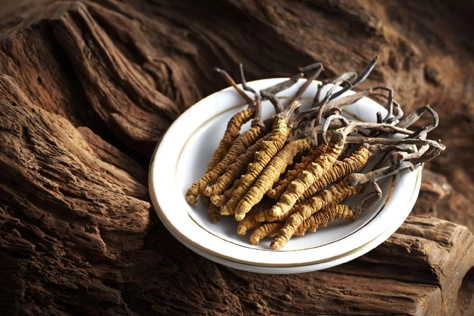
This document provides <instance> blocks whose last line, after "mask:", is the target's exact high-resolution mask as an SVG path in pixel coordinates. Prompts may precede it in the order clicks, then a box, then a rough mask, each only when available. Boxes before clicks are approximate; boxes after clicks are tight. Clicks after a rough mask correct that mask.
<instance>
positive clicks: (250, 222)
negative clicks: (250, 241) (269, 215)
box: [237, 197, 274, 235]
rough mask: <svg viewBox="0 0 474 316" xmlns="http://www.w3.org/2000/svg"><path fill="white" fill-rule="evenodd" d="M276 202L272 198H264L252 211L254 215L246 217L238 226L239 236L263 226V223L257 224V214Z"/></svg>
mask: <svg viewBox="0 0 474 316" xmlns="http://www.w3.org/2000/svg"><path fill="white" fill-rule="evenodd" d="M273 203H274V201H273V200H272V199H270V198H265V197H264V198H263V199H262V201H260V203H258V204H257V205H255V206H254V207H253V208H252V210H251V211H250V212H251V213H252V214H251V215H249V216H246V217H245V218H244V219H243V220H241V221H240V222H239V224H238V225H237V234H239V235H245V234H246V233H247V231H248V230H249V229H253V228H257V227H259V226H260V225H262V223H261V222H257V221H256V220H255V214H256V213H258V212H260V211H263V210H265V209H267V208H269V207H270V206H272V205H273Z"/></svg>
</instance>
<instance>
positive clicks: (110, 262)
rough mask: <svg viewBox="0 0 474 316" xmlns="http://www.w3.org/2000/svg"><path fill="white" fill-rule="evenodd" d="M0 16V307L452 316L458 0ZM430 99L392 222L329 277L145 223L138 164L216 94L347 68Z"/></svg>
mask: <svg viewBox="0 0 474 316" xmlns="http://www.w3.org/2000/svg"><path fill="white" fill-rule="evenodd" d="M2 6H3V7H2V10H0V60H1V61H2V62H1V63H0V139H1V144H2V146H1V147H0V192H1V194H0V275H1V277H0V313H1V314H53V315H61V314H91V315H93V314H100V315H104V314H112V315H113V314H125V315H149V314H160V315H166V314H169V315H250V314H261V315H302V314H307V315H324V314H329V315H334V314H336V315H339V314H344V315H351V314H352V315H360V314H363V315H390V314H393V315H395V314H396V315H399V314H402V315H470V314H472V313H473V312H474V297H473V293H474V272H473V271H474V270H473V269H472V267H473V266H474V247H473V244H474V237H473V235H472V231H473V230H474V224H473V223H474V221H473V218H474V211H473V208H472V206H471V205H472V203H473V202H474V195H473V194H474V193H473V192H474V190H473V189H474V187H473V183H474V182H473V180H472V179H473V175H474V170H473V169H472V163H471V157H470V153H471V152H472V150H473V147H474V142H473V138H472V135H470V134H469V133H470V130H471V127H472V119H471V118H470V116H469V114H470V113H473V109H474V103H473V101H472V93H473V92H472V91H474V81H473V80H472V73H473V71H474V58H473V57H474V56H473V51H474V46H473V44H472V36H473V35H474V34H473V30H474V28H473V27H472V22H471V21H470V19H471V18H470V16H471V13H472V12H473V10H474V5H472V3H470V2H468V1H460V0H459V1H454V2H451V3H450V4H449V5H448V4H446V3H444V2H441V1H434V2H432V1H430V2H429V3H427V2H426V3H425V1H421V2H416V3H407V2H403V1H394V2H389V3H386V2H383V1H366V0H358V1H333V0H324V1H303V0H301V1H287V0H286V1H285V0H277V1H252V0H247V1H234V0H225V1H202V2H200V4H199V5H198V4H196V3H195V2H193V1H185V0H181V1H172V2H170V1H161V0H149V1H143V0H126V1H118V0H105V1H82V2H80V1H61V2H57V1H50V0H39V1H31V0H20V1H13V0H7V1H5V2H4V3H3V4H2ZM375 55H380V61H379V64H378V66H377V67H376V70H375V71H374V72H373V74H372V75H371V76H370V77H369V79H368V80H367V81H366V82H364V84H363V85H361V89H362V88H365V87H368V86H375V85H380V84H387V85H389V86H391V87H392V88H394V91H395V92H396V99H397V100H398V101H399V102H400V103H401V104H402V106H403V108H404V110H405V111H406V112H408V111H409V110H410V109H412V108H415V107H418V106H419V105H421V104H427V103H429V104H431V105H432V106H433V107H434V108H435V109H436V110H437V111H438V112H439V113H440V118H441V126H440V127H438V129H436V130H435V131H434V133H435V135H437V136H436V137H438V138H441V139H442V141H443V143H444V144H446V145H447V147H448V149H447V150H446V152H445V153H443V154H442V155H441V156H440V157H438V158H437V159H436V160H435V161H433V162H430V163H429V164H427V165H426V168H425V170H424V171H423V183H422V189H421V192H420V197H419V199H418V201H417V204H416V205H415V208H414V210H413V212H412V216H410V217H409V218H408V219H407V221H406V222H405V223H404V224H403V225H402V226H401V227H400V228H399V229H398V231H397V232H396V233H395V234H393V235H392V236H391V237H390V238H389V239H388V240H387V241H385V242H384V243H383V244H382V245H380V246H379V247H377V248H376V249H374V250H372V251H371V252H369V253H367V254H366V255H364V256H362V257H359V258H358V259H356V260H353V261H351V262H349V263H346V264H344V265H340V266H337V267H334V268H332V269H328V270H324V271H316V272H313V273H306V274H301V275H260V274H254V273H248V272H242V271H237V270H233V269H230V268H226V267H223V266H220V265H218V264H215V263H213V262H211V261H208V260H206V259H204V258H201V257H199V256H198V255H196V254H194V253H192V252H191V251H189V250H188V249H187V248H186V247H184V246H183V245H181V244H180V243H179V242H177V241H176V240H175V239H174V238H173V237H172V236H171V235H170V234H169V233H168V232H167V231H166V229H165V228H164V227H163V226H162V225H161V223H160V222H159V220H158V218H157V217H156V215H155V213H154V211H153V210H152V208H151V206H150V203H149V197H148V189H147V168H148V163H149V159H150V155H151V152H152V150H153V147H154V146H155V145H156V143H157V142H158V141H159V139H160V137H161V136H162V135H163V133H164V132H165V131H166V129H167V127H168V126H169V125H170V124H171V123H172V122H173V120H174V119H175V118H176V117H177V116H178V115H179V114H180V113H181V112H183V111H184V110H186V109H187V108H188V107H189V106H191V105H192V104H193V103H195V102H196V101H197V100H199V99H200V98H202V97H204V96H206V95H208V94H210V93H212V92H214V91H217V90H219V89H221V88H224V87H225V86H226V84H225V83H224V82H223V81H222V80H220V79H219V78H218V76H216V75H215V74H214V73H213V72H212V71H211V69H212V67H215V66H217V67H219V68H222V69H226V70H227V71H229V73H231V74H232V75H233V76H235V77H236V76H237V70H238V67H237V64H238V63H239V62H242V63H243V64H244V66H245V68H246V74H247V80H253V79H260V78H267V77H275V76H288V75H292V74H294V73H295V70H297V68H298V67H299V66H302V65H305V64H308V63H311V62H313V61H320V62H322V63H323V64H324V66H325V72H324V73H323V78H324V77H331V76H333V75H334V74H336V73H340V72H342V71H346V70H355V71H360V70H361V69H362V68H363V67H364V65H365V64H366V63H367V62H368V61H369V60H370V59H371V58H373V56H375Z"/></svg>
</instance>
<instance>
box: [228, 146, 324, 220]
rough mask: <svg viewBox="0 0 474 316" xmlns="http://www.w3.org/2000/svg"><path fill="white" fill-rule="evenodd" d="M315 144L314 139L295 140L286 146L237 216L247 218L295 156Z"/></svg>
mask: <svg viewBox="0 0 474 316" xmlns="http://www.w3.org/2000/svg"><path fill="white" fill-rule="evenodd" d="M314 143H315V139H314V137H306V138H302V139H297V140H294V141H292V142H290V143H288V144H286V145H285V146H284V147H283V148H282V149H281V150H280V151H279V152H278V153H277V154H276V155H275V156H274V157H273V158H272V159H271V160H270V162H269V163H268V165H267V166H266V167H265V169H264V170H263V171H262V173H261V174H260V176H259V177H258V178H257V180H256V181H255V183H254V184H253V185H252V187H250V189H249V190H248V191H247V193H246V194H245V195H244V197H243V198H242V200H240V202H239V204H238V205H237V208H236V209H235V214H236V216H237V215H238V216H242V215H243V216H245V214H247V213H248V211H250V209H251V208H252V207H253V206H254V205H255V204H257V203H258V202H260V200H261V199H262V198H263V196H264V195H265V193H266V192H267V191H268V190H270V189H271V188H272V186H273V184H274V183H275V182H277V181H278V179H279V178H280V175H281V174H282V173H283V172H284V171H285V170H286V168H287V167H288V165H291V164H292V163H293V159H294V158H295V156H296V155H297V154H298V153H300V152H303V151H305V150H308V149H309V148H310V147H311V146H312V145H313V144H314Z"/></svg>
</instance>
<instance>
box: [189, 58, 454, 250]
mask: <svg viewBox="0 0 474 316" xmlns="http://www.w3.org/2000/svg"><path fill="white" fill-rule="evenodd" d="M377 60H378V57H376V58H374V59H373V60H372V61H370V63H369V64H368V66H367V67H366V68H365V69H364V70H363V71H362V72H361V74H360V75H357V73H355V72H347V73H343V74H341V75H340V76H337V77H336V78H334V79H330V80H324V81H322V82H320V83H318V85H317V93H316V95H315V97H314V99H313V101H312V102H309V103H311V105H310V106H309V107H307V106H306V107H305V108H301V109H300V106H301V104H302V103H301V102H303V101H302V100H301V98H302V95H303V93H304V91H305V89H306V88H307V87H308V86H310V85H311V84H312V83H313V81H314V80H316V78H317V77H318V75H319V74H320V73H321V71H322V70H323V66H322V64H321V63H314V64H311V65H309V66H306V67H302V68H300V71H301V73H298V74H297V75H295V76H293V77H291V78H289V79H288V80H284V81H282V82H280V83H278V84H276V85H274V86H271V87H268V88H266V89H264V90H261V91H260V94H259V93H257V92H256V91H255V90H254V89H252V87H251V86H249V85H248V84H247V83H246V82H245V77H244V73H243V67H242V65H240V77H241V81H242V88H241V87H240V86H238V85H237V84H236V83H235V82H234V80H233V79H232V78H231V77H230V76H229V75H228V74H227V73H226V72H225V71H223V70H220V69H217V72H218V73H219V74H221V75H222V76H223V78H224V79H225V80H226V82H227V83H228V84H229V85H231V86H232V87H233V88H234V89H235V90H236V92H237V93H238V94H239V95H240V96H242V98H243V99H244V100H245V102H246V103H247V107H246V108H244V109H242V110H240V111H239V112H237V113H236V114H235V115H234V116H232V118H231V119H230V120H229V122H228V124H227V128H226V130H225V132H224V135H223V136H222V139H221V141H220V143H219V145H218V146H217V149H216V151H215V153H214V155H213V156H212V159H211V161H210V162H209V164H208V165H207V168H206V170H203V171H204V175H203V176H202V177H201V178H200V179H197V180H196V181H195V182H194V183H193V184H192V185H191V187H190V188H189V189H188V191H187V192H186V194H185V195H186V200H187V201H188V203H189V204H190V205H193V204H195V203H197V202H198V199H199V198H200V199H201V201H202V203H203V204H204V205H206V206H207V208H208V214H209V218H210V220H211V221H212V222H213V223H217V222H218V221H219V219H220V217H221V216H233V217H234V218H235V220H236V229H237V233H238V234H239V235H246V234H247V233H248V232H249V231H250V232H251V233H250V239H249V242H250V244H253V245H256V244H259V243H260V242H261V240H262V239H264V238H273V239H272V240H271V242H270V245H269V246H270V249H272V250H279V249H281V248H283V247H284V246H285V245H286V244H287V243H288V242H290V239H291V238H292V237H293V236H305V237H303V238H317V234H315V235H314V236H311V235H312V234H308V233H309V232H316V231H317V230H318V228H321V227H326V226H327V224H328V223H329V222H331V221H334V220H354V219H356V218H358V216H360V215H361V214H362V213H363V212H366V211H367V209H369V208H370V207H371V206H372V205H374V203H375V202H376V201H378V200H380V199H381V197H382V190H381V189H380V187H379V185H378V184H377V182H378V181H379V180H381V179H383V178H386V177H389V176H393V175H395V174H397V173H399V172H401V171H404V170H413V169H415V168H417V167H419V166H421V165H422V164H423V163H424V162H426V161H429V160H431V159H434V158H435V157H436V156H438V155H439V154H440V153H441V152H442V151H443V150H444V149H445V147H444V146H443V145H442V144H440V143H439V142H438V141H435V140H431V139H429V138H428V133H429V132H430V131H432V130H433V129H434V128H436V127H437V126H438V121H439V118H438V115H437V113H436V112H435V111H434V110H433V109H432V108H431V107H430V106H428V105H425V106H422V107H420V108H418V109H416V110H415V111H413V112H412V113H410V114H408V115H406V116H404V113H403V111H402V108H401V106H400V104H399V103H398V102H396V101H395V100H394V98H393V90H392V89H390V88H388V87H383V86H378V87H374V88H369V89H366V90H362V91H359V92H355V93H352V94H348V95H344V94H343V93H344V92H346V91H347V90H349V89H352V88H354V87H355V86H356V85H357V84H359V83H360V82H362V81H363V80H365V78H367V76H368V75H369V74H370V72H371V71H372V69H373V68H374V67H375V64H376V63H377ZM303 76H306V80H305V81H304V82H303V83H302V85H301V86H300V87H299V89H298V91H297V92H296V94H295V95H293V96H292V97H289V98H288V101H287V102H285V101H286V98H280V97H278V96H277V94H279V93H280V92H282V91H285V90H286V89H288V88H290V87H291V86H293V85H294V84H296V83H297V82H298V80H304V79H301V78H302V77H303ZM325 88H327V89H325ZM244 90H245V91H248V92H251V93H252V94H253V98H251V97H250V96H249V95H248V94H246V92H244ZM323 91H326V92H323ZM367 96H378V97H381V98H383V99H384V100H386V104H383V105H382V106H384V107H385V108H386V109H387V113H386V114H385V115H382V113H381V112H376V113H374V114H373V117H374V120H375V123H370V122H362V121H359V120H357V119H349V118H348V117H346V116H343V115H342V114H343V112H344V108H345V107H347V106H350V105H351V104H354V103H355V102H357V101H358V100H360V99H361V98H363V97H367ZM268 102H269V103H270V104H271V105H272V106H273V111H274V113H273V114H271V115H270V117H269V118H267V119H266V120H264V119H263V118H262V117H261V115H262V106H264V105H265V104H266V103H268ZM306 103H308V102H305V104H306ZM265 106H267V105H265ZM425 113H428V114H429V115H431V117H432V123H431V124H429V125H427V126H422V127H419V128H418V129H413V130H412V129H409V128H410V127H411V126H413V124H414V123H415V122H416V121H418V119H419V118H420V117H421V116H423V115H425ZM248 121H251V124H250V125H251V126H250V127H249V128H245V129H244V128H243V126H244V124H245V123H246V122H248ZM394 135H397V136H396V137H394ZM400 135H402V136H403V137H400ZM387 164H388V165H387ZM368 168H370V169H372V170H367V169H368ZM366 188H370V190H372V191H371V192H369V193H366ZM350 197H353V198H352V199H354V197H355V198H356V201H355V202H351V203H349V198H350ZM332 229H337V228H332Z"/></svg>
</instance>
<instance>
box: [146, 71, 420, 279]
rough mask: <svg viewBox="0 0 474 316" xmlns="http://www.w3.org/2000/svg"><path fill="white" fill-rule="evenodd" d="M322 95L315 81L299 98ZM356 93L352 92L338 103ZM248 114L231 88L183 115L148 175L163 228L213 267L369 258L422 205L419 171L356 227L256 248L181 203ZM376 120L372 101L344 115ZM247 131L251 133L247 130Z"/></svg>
mask: <svg viewBox="0 0 474 316" xmlns="http://www.w3.org/2000/svg"><path fill="white" fill-rule="evenodd" d="M284 80H286V79H285V78H276V79H266V80H258V81H253V82H249V83H248V85H249V86H251V87H252V88H253V89H255V90H256V91H259V90H261V89H265V88H267V87H269V86H272V85H274V84H276V83H279V82H281V81H284ZM304 82H305V80H301V81H300V82H299V83H298V84H296V85H295V86H293V87H292V88H290V89H287V90H285V91H283V92H281V93H280V94H279V95H278V96H279V97H280V98H281V99H283V100H285V99H290V98H291V97H292V96H293V95H294V94H295V93H296V91H297V90H298V88H299V87H300V86H301V85H302V84H303V83H304ZM317 88H318V83H317V82H316V81H315V82H313V83H312V84H311V85H310V86H309V87H308V89H307V90H306V92H305V93H304V95H303V96H302V103H308V104H309V103H311V102H312V99H313V97H314V95H315V93H316V91H317ZM326 89H328V88H327V87H326ZM351 93H353V92H351V91H348V92H346V93H345V94H343V95H342V96H341V97H343V96H344V95H348V94H351ZM322 95H324V93H323V94H322ZM252 97H253V96H252ZM244 107H245V104H244V103H243V101H242V98H241V97H240V96H239V95H238V94H237V93H236V92H235V90H234V89H233V88H227V89H224V90H222V91H219V92H217V93H214V94H212V95H210V96H209V97H207V98H205V99H203V100H201V101H200V102H198V103H196V104H195V105H193V106H192V107H190V108H189V109H188V110H187V111H186V112H185V113H183V114H182V115H181V116H180V117H179V118H178V119H177V120H176V121H175V122H174V123H173V125H172V126H171V127H170V128H169V130H168V131H167V133H166V134H165V136H164V137H163V139H162V141H161V142H160V144H158V146H157V148H156V150H155V153H154V155H153V158H152V161H151V166H150V174H149V187H150V196H151V199H152V202H153V206H154V208H155V210H156V212H157V214H158V216H159V218H160V220H161V221H162V222H163V224H164V225H165V226H166V228H167V229H168V230H169V231H170V232H171V234H173V235H174V236H175V237H176V238H177V239H178V240H179V241H180V242H181V243H183V244H184V245H186V246H187V247H189V248H190V249H191V250H193V251H195V252H196V253H198V254H200V255H202V256H204V257H206V258H208V259H210V260H212V261H215V262H217V263H220V264H223V265H226V266H229V267H232V268H236V269H241V270H246V271H252V272H258V273H275V274H288V273H303V272H309V271H314V270H320V269H326V268H329V267H333V266H335V265H338V264H342V263H345V262H347V261H349V260H352V259H354V258H357V257H359V256H361V255H363V254H365V253H367V252H368V251H369V250H371V249H373V248H375V247H376V246H378V245H379V244H381V243H382V242H383V241H384V240H386V239H387V238H388V237H389V236H390V235H391V234H393V233H394V232H395V231H396V230H397V229H398V227H399V226H400V225H401V224H402V223H403V222H404V221H405V219H406V217H407V216H408V214H409V213H410V212H411V210H412V208H413V205H414V204H415V201H416V199H417V197H418V192H419V189H420V184H421V168H417V169H415V170H414V171H410V170H407V171H404V172H402V173H400V174H398V175H396V176H394V177H390V178H386V179H384V180H382V181H380V182H379V185H380V187H381V189H382V191H383V192H384V195H383V196H382V199H381V200H380V201H379V202H378V203H376V204H375V205H373V206H372V207H371V208H370V209H369V210H367V211H366V212H364V213H363V214H362V215H361V216H359V217H358V218H357V219H355V220H344V221H334V222H331V223H330V224H329V225H328V226H327V227H325V228H320V229H318V231H317V232H316V233H307V234H306V236H303V237H293V238H292V239H291V240H290V241H289V243H288V244H287V245H286V246H285V247H284V248H283V249H281V250H278V251H274V250H271V249H270V247H269V240H266V239H263V240H262V241H261V242H260V244H259V245H251V244H250V243H249V236H248V235H247V236H241V235H238V234H237V231H236V230H237V222H236V221H235V220H234V218H233V216H230V217H222V218H221V220H220V221H219V222H218V223H217V224H213V223H212V222H211V221H210V220H209V218H208V214H207V207H206V206H205V205H204V204H202V203H201V202H199V203H197V204H196V205H193V206H190V205H189V204H188V203H187V202H186V200H185V198H184V196H185V192H186V190H187V189H188V188H189V187H190V186H191V184H192V183H193V182H194V181H195V180H196V179H198V178H200V177H201V176H202V174H203V172H204V170H205V168H206V166H207V163H208V162H209V160H210V159H211V157H212V154H213V153H214V150H215V149H216V148H217V145H218V144H219V141H220V140H221V138H222V135H223V133H224V131H225V128H226V126H227V122H228V120H229V119H230V118H231V117H232V115H233V114H234V113H236V112H238V111H240V110H242V109H243V108H244ZM263 108H264V111H263V116H264V117H268V116H270V115H271V114H272V113H273V107H272V105H270V104H266V101H265V102H264V104H263ZM376 112H382V114H384V113H386V112H387V111H386V109H385V108H383V107H382V106H380V105H379V104H378V103H376V102H375V101H373V100H371V99H368V98H363V99H361V100H359V101H358V102H356V103H354V104H353V105H350V106H348V107H346V108H345V113H344V115H345V116H347V117H348V118H351V119H357V120H361V121H368V122H369V121H370V122H374V121H375V120H376V114H375V113H376ZM243 128H244V129H245V128H248V124H247V125H245V126H244V127H243Z"/></svg>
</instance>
